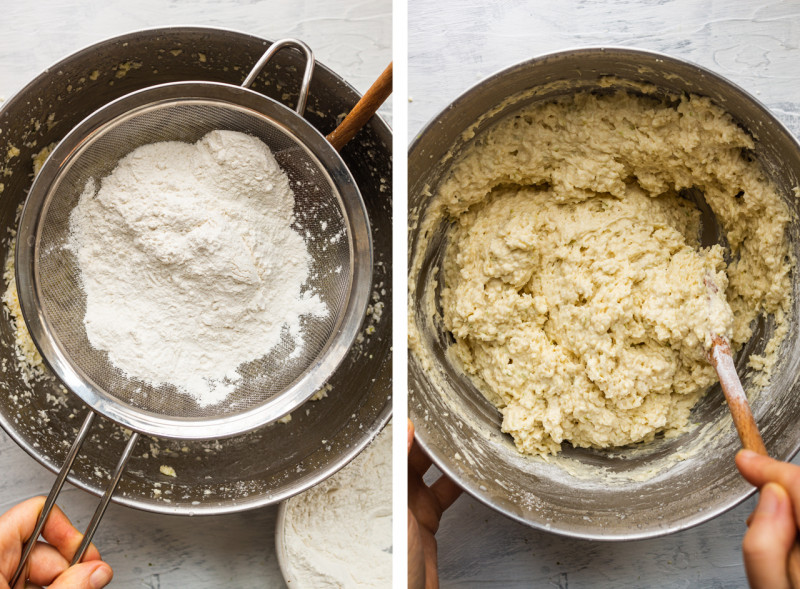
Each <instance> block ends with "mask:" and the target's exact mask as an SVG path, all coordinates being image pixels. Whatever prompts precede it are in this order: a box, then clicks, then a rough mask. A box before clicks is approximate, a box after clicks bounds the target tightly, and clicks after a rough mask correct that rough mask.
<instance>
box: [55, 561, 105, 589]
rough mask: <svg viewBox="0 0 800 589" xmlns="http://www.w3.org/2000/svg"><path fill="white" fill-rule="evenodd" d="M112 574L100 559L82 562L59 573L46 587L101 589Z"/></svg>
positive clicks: (56, 588) (58, 588)
mask: <svg viewBox="0 0 800 589" xmlns="http://www.w3.org/2000/svg"><path fill="white" fill-rule="evenodd" d="M113 576H114V573H113V572H112V570H111V567H110V566H108V565H107V564H106V563H104V562H103V561H101V560H93V561H90V562H82V563H80V564H76V565H74V566H71V567H69V568H68V569H67V570H66V571H64V572H63V573H61V574H60V575H59V576H58V578H57V579H56V580H55V581H53V582H52V583H51V584H50V585H48V589H101V588H102V587H105V586H106V585H108V583H109V582H110V581H111V577H113Z"/></svg>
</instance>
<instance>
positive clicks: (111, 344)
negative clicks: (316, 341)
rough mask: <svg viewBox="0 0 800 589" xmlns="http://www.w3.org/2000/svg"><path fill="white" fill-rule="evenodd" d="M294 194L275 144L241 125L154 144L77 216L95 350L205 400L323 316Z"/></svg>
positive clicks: (89, 196)
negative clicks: (304, 323) (309, 284)
mask: <svg viewBox="0 0 800 589" xmlns="http://www.w3.org/2000/svg"><path fill="white" fill-rule="evenodd" d="M293 208H294V194H293V193H292V190H291V187H290V185H289V180H288V178H287V176H286V174H285V173H284V172H283V170H281V168H280V167H279V165H278V163H277V162H276V161H275V158H274V157H273V155H272V154H271V153H270V151H269V149H268V148H267V146H266V145H264V144H263V143H262V142H261V141H259V140H258V139H256V138H253V137H250V136H248V135H245V134H242V133H236V132H233V131H212V132H211V133H208V134H207V135H206V136H205V137H203V138H202V139H201V140H200V141H198V142H197V143H196V144H193V145H190V144H186V143H179V142H163V143H153V144H150V145H145V146H142V147H139V148H138V149H136V150H134V151H133V152H131V153H130V154H128V155H127V156H126V157H125V158H123V159H122V160H121V161H120V162H119V164H118V165H117V167H116V168H115V169H114V171H113V172H112V173H111V174H110V175H109V176H107V177H105V178H103V179H102V180H101V182H100V185H99V187H98V186H97V184H96V183H95V182H94V181H93V180H90V181H89V182H88V183H87V185H86V188H85V190H84V192H83V194H82V196H81V198H80V201H79V203H78V205H77V206H76V207H75V208H74V209H73V211H72V214H71V216H70V238H69V243H68V247H69V248H70V249H71V250H72V251H73V252H74V254H75V256H76V257H77V262H78V266H79V269H80V276H81V282H82V286H83V289H84V291H85V292H86V315H85V318H84V325H85V327H86V333H87V336H88V338H89V342H90V343H91V345H92V346H93V347H94V348H95V349H98V350H103V351H106V352H107V353H108V356H109V359H110V361H111V362H112V363H113V364H114V365H115V366H116V367H118V368H119V369H121V370H122V371H123V372H125V373H126V374H127V375H128V376H129V377H132V378H136V379H140V380H143V381H145V382H148V383H150V384H153V385H165V384H172V385H174V386H176V387H178V388H179V389H180V390H182V391H185V392H186V393H188V394H189V395H191V396H192V397H193V398H194V399H196V400H197V403H198V404H199V405H201V406H206V405H212V404H215V403H219V402H221V401H223V400H224V399H225V397H226V396H227V395H228V394H229V393H230V392H231V391H232V390H233V389H234V388H235V387H236V385H237V383H238V382H239V381H240V380H241V375H240V374H239V373H238V372H237V367H239V366H240V365H241V364H243V363H245V362H248V361H252V360H256V359H258V358H261V357H263V356H265V355H266V354H267V353H269V351H270V350H271V349H272V348H274V347H275V345H276V344H278V343H279V341H280V340H281V338H282V337H285V336H287V335H288V336H289V337H290V338H292V340H293V341H294V343H295V345H296V350H297V349H299V348H302V345H303V342H302V331H301V328H300V317H301V316H305V315H311V316H318V317H321V316H325V315H326V314H327V312H328V310H327V307H326V305H325V304H324V302H323V301H322V300H321V299H320V298H319V296H317V295H316V294H313V293H311V292H309V291H308V290H304V285H305V283H306V281H307V280H308V276H309V266H310V256H309V254H308V250H307V248H306V244H305V242H304V241H303V237H302V236H301V235H300V234H299V233H298V232H297V231H296V230H294V229H293V228H292V223H293V221H294V214H293Z"/></svg>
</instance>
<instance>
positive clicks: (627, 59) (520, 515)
mask: <svg viewBox="0 0 800 589" xmlns="http://www.w3.org/2000/svg"><path fill="white" fill-rule="evenodd" d="M608 76H613V77H614V78H616V80H617V81H616V82H614V83H613V84H612V88H617V89H629V90H631V88H629V86H628V85H629V83H630V82H638V83H649V84H654V85H655V86H656V87H657V93H661V92H663V93H666V94H673V95H674V94H679V95H680V94H682V93H684V92H689V93H694V94H699V95H705V96H708V97H710V98H711V99H712V100H713V101H714V102H716V103H717V104H718V105H720V106H721V107H722V108H724V109H725V110H726V111H728V112H729V113H730V114H731V115H732V116H733V118H734V119H735V120H736V121H737V122H738V123H739V124H740V125H741V126H742V127H743V128H744V129H746V130H747V131H748V132H749V133H750V134H751V135H753V137H754V138H755V142H756V148H755V153H754V156H755V158H756V159H757V160H758V161H759V162H760V163H761V165H762V167H763V168H764V171H765V172H766V174H767V175H768V176H769V177H770V178H771V179H772V180H773V181H774V183H775V185H776V186H777V188H778V191H779V193H780V195H781V197H782V198H783V200H784V201H785V202H786V203H787V204H788V205H789V208H790V210H791V211H792V212H793V218H792V221H791V227H790V239H791V247H792V249H793V252H794V256H795V258H796V259H800V221H798V217H797V211H798V207H800V201H798V200H797V199H796V198H795V197H794V194H793V192H792V189H793V188H794V187H795V186H798V184H800V183H799V182H798V178H800V146H798V143H797V141H796V140H795V139H794V137H793V136H792V135H791V134H790V133H789V132H788V131H787V129H786V128H785V127H784V126H783V125H782V124H781V123H780V122H779V121H777V120H776V119H775V117H774V116H772V115H771V114H770V113H769V112H768V111H767V109H766V108H765V107H764V106H763V105H761V104H760V103H759V102H758V101H756V100H755V99H754V98H753V97H751V96H750V95H749V94H747V93H746V92H745V91H743V90H742V89H741V88H739V87H737V86H735V85H734V84H732V83H730V82H728V81H727V80H725V79H723V78H721V77H720V76H718V75H716V74H714V73H712V72H710V71H708V70H705V69H703V68H701V67H698V66H696V65H694V64H691V63H687V62H684V61H681V60H678V59H674V58H671V57H667V56H664V55H658V54H654V53H650V52H645V51H638V50H632V49H621V48H590V49H580V50H573V51H566V52H562V53H557V54H553V55H548V56H544V57H541V58H537V59H533V60H530V61H527V62H524V63H521V64H519V65H515V66H513V67H510V68H508V69H506V70H503V71H501V72H499V73H497V74H495V75H493V76H491V77H489V78H487V79H486V80H484V81H482V82H480V83H479V84H477V85H476V86H474V87H472V88H471V89H470V90H468V91H467V92H465V93H464V94H462V95H461V96H460V97H459V98H457V99H456V100H455V101H453V102H452V103H451V104H450V105H449V106H448V107H447V108H446V109H445V110H443V111H442V112H441V113H440V114H439V115H438V116H436V117H435V118H434V119H433V120H432V121H431V122H430V123H428V125H427V126H426V127H425V128H424V129H423V130H422V131H421V133H420V134H419V135H418V136H417V138H416V139H415V141H414V142H413V144H412V145H411V148H410V151H409V162H408V174H409V208H410V218H409V222H410V225H411V232H410V236H409V241H410V244H409V245H410V247H409V252H410V254H409V255H410V258H409V259H410V260H411V261H413V260H414V259H416V256H417V255H420V256H422V260H423V262H424V263H423V265H422V271H421V272H420V275H419V280H418V281H417V282H416V283H415V284H414V285H413V286H414V288H415V291H414V293H413V298H412V314H413V317H412V318H413V321H414V323H415V324H416V325H417V326H419V328H420V338H421V339H420V341H421V349H422V350H424V353H423V354H422V356H423V357H422V358H421V357H418V356H417V355H416V354H415V353H411V354H410V355H409V389H410V391H409V413H410V416H411V419H412V420H413V421H414V423H415V425H416V428H417V435H418V438H419V441H420V443H421V444H422V446H423V447H424V448H425V449H426V450H427V452H428V453H429V454H430V455H431V457H432V458H433V460H434V462H435V463H436V465H437V466H438V467H439V468H440V469H441V470H442V471H443V472H445V473H446V474H448V475H449V476H450V477H452V478H453V479H455V480H456V481H457V482H458V483H459V484H460V485H461V486H462V487H463V488H464V489H466V490H467V491H468V492H469V493H470V494H472V495H473V496H474V497H476V498H477V499H479V500H480V501H482V502H484V503H485V504H487V505H488V506H490V507H492V508H494V509H496V510H497V511H499V512H501V513H503V514H505V515H507V516H509V517H511V518H513V519H516V520H518V521H520V522H522V523H525V524H528V525H530V526H532V527H535V528H539V529H545V530H550V531H553V532H557V533H560V534H563V535H567V536H574V537H578V538H588V539H598V540H625V539H636V538H647V537H653V536H659V535H663V534H667V533H671V532H675V531H678V530H682V529H685V528H688V527H690V526H693V525H696V524H699V523H701V522H704V521H706V520H709V519H711V518H713V517H715V516H716V515H719V514H720V513H722V512H724V511H726V510H728V509H730V508H732V507H734V506H735V505H736V504H738V503H739V502H741V501H743V500H744V499H745V498H747V497H748V496H749V495H750V494H751V493H752V492H753V488H752V487H751V486H750V485H749V484H747V483H746V482H745V481H744V480H743V479H742V478H741V476H740V475H739V474H738V472H737V471H736V468H735V466H734V460H733V459H734V455H735V453H736V451H737V450H738V449H739V448H740V445H739V440H738V437H737V435H736V432H735V429H734V428H733V427H732V423H731V419H730V416H729V414H728V410H727V407H726V405H725V403H724V398H723V396H722V393H721V391H720V390H719V386H715V387H714V388H712V389H711V391H710V392H709V394H708V395H707V396H706V397H705V398H704V399H703V400H702V401H701V402H700V403H699V404H698V405H697V406H696V407H695V408H694V410H693V412H692V418H691V419H692V422H693V423H695V424H697V426H696V427H694V428H693V429H692V430H691V431H689V432H687V433H685V434H683V435H680V436H678V437H676V438H672V439H663V438H661V439H656V440H655V441H653V442H651V443H648V444H643V445H640V446H638V447H631V448H620V449H615V450H613V451H597V450H589V449H574V448H572V447H571V446H569V445H568V444H565V445H564V451H563V453H562V455H561V457H559V458H558V459H555V460H552V461H548V462H545V461H543V460H541V459H538V458H533V457H527V456H523V455H521V454H519V453H518V452H517V451H516V449H515V447H514V444H513V442H512V440H511V437H510V436H508V435H505V434H502V433H501V432H500V423H501V416H500V414H499V412H498V411H497V410H496V409H495V408H494V406H493V405H492V404H491V403H489V402H488V401H487V400H486V399H485V398H484V397H483V395H481V394H480V392H479V391H478V390H477V389H476V388H475V387H474V386H473V385H472V384H471V383H470V381H469V380H468V379H467V378H466V377H465V376H464V374H462V373H461V372H460V371H459V369H458V368H457V367H456V366H455V365H454V364H453V363H452V362H451V361H450V360H449V358H448V357H447V355H446V348H447V346H448V338H449V337H450V336H449V334H447V333H445V332H444V331H443V327H442V324H441V321H439V320H437V318H436V317H433V318H432V317H431V314H430V313H428V312H427V311H426V308H427V307H426V305H425V299H426V297H428V299H429V300H430V297H435V296H436V294H437V289H438V288H440V286H441V285H440V284H438V279H436V280H433V281H429V280H428V278H429V276H431V273H432V272H434V271H435V268H436V267H437V266H439V262H440V260H441V256H442V253H443V250H444V246H445V244H446V239H447V234H446V227H444V226H440V227H439V228H438V229H437V230H436V231H434V232H433V237H432V238H431V239H430V241H429V242H428V244H427V247H426V249H425V251H420V252H417V248H418V246H419V244H420V235H419V232H418V224H417V222H418V219H420V218H422V217H423V216H424V214H425V210H426V207H427V205H428V204H429V203H430V201H431V197H430V195H431V194H435V193H436V187H437V185H438V184H439V182H440V181H441V180H443V178H444V177H446V174H447V172H448V169H449V165H450V164H451V163H452V162H453V161H454V160H455V159H457V158H458V154H459V153H460V152H461V151H462V150H463V149H464V148H466V147H468V146H469V145H470V144H471V143H472V142H473V141H474V140H475V137H480V135H481V133H482V132H483V131H485V130H486V129H487V128H489V127H490V126H491V125H493V124H494V123H496V122H497V121H498V120H500V119H501V118H503V117H505V116H507V115H508V114H509V113H512V112H515V111H517V110H519V109H520V108H522V107H524V106H526V105H528V104H531V103H533V102H535V101H543V100H550V99H553V98H555V97H559V96H563V95H568V94H571V93H573V92H576V91H579V90H591V91H600V92H607V91H609V89H608V88H607V87H606V84H601V82H600V81H601V79H602V78H604V77H608ZM633 91H635V89H633ZM515 98H516V99H515ZM476 122H477V126H476V127H475V129H474V131H475V132H474V133H473V132H472V131H469V132H465V131H468V130H469V129H471V128H472V126H473V125H475V124H476ZM410 263H411V262H410ZM429 282H432V284H429ZM792 282H793V287H792V288H793V290H794V292H796V291H797V288H798V273H797V272H794V273H793V278H792ZM428 289H432V290H430V291H429V290H428ZM792 300H793V306H794V310H793V316H792V317H791V318H790V329H789V334H788V335H787V337H786V339H785V341H784V342H783V345H782V347H781V350H780V360H779V362H778V364H777V366H776V368H775V372H774V376H773V378H772V382H771V384H770V386H769V387H767V388H766V389H764V390H763V391H760V392H757V393H756V394H755V395H754V397H753V411H754V414H755V417H756V420H757V422H758V424H759V426H760V428H761V432H762V435H763V437H764V440H765V442H766V445H767V448H768V450H769V452H770V453H771V455H772V456H774V457H776V458H780V459H782V460H786V459H790V458H791V457H792V456H793V455H794V454H795V452H797V450H798V448H799V447H800V429H798V428H797V425H796V424H797V423H798V420H800V402H798V400H797V399H798V398H799V395H800V385H799V384H798V380H799V379H800V372H798V364H800V342H798V338H797V333H798V323H797V317H798V310H799V309H798V303H799V302H800V301H798V297H796V296H793V297H792ZM439 311H441V310H439ZM771 332H772V326H771V321H766V322H764V321H760V322H759V324H758V325H757V326H756V328H755V333H754V336H753V338H752V340H751V341H750V342H749V343H748V344H747V346H746V347H745V348H744V349H743V350H742V352H741V353H740V354H739V356H738V358H737V366H738V367H739V374H740V375H741V374H744V372H745V370H744V366H745V364H746V361H747V358H748V356H749V355H750V354H751V353H759V352H762V351H763V349H764V345H765V343H766V341H767V339H768V336H769V335H770V333H771ZM426 363H429V366H425V364H426ZM744 383H745V388H747V386H748V384H749V379H748V378H746V379H745V381H744ZM676 457H680V458H682V459H676Z"/></svg>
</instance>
